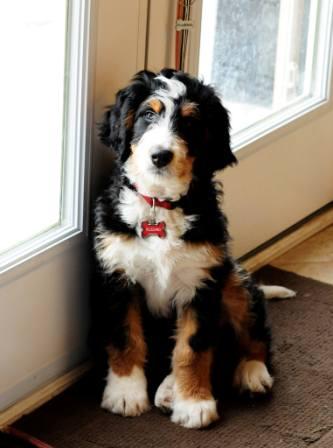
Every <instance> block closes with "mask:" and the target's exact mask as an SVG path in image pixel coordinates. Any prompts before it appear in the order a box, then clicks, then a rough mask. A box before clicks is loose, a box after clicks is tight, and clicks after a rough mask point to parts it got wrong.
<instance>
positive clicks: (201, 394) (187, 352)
mask: <svg viewBox="0 0 333 448" xmlns="http://www.w3.org/2000/svg"><path fill="white" fill-rule="evenodd" d="M196 331H197V323H196V319H195V316H194V313H193V311H192V310H185V311H184V313H183V316H182V317H181V318H180V319H179V321H178V330H177V342H176V346H175V349H174V353H173V373H174V375H175V380H176V384H177V387H178V391H179V393H180V395H181V397H182V399H188V398H190V399H193V400H208V399H211V397H212V392H211V380H210V376H211V364H212V357H213V354H212V350H207V351H205V352H200V353H196V352H194V351H193V350H192V348H191V347H190V345H189V339H190V337H191V336H192V335H193V334H194V333H195V332H196Z"/></svg>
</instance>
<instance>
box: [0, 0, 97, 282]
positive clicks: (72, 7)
mask: <svg viewBox="0 0 333 448" xmlns="http://www.w3.org/2000/svg"><path fill="white" fill-rule="evenodd" d="M67 8H68V22H67V30H68V34H67V36H66V37H67V47H66V63H65V72H66V73H64V76H65V87H64V90H65V102H64V103H65V104H64V108H65V109H64V123H65V124H66V126H65V127H64V131H63V132H64V138H63V142H64V143H63V148H62V153H63V169H62V190H61V195H62V201H61V212H60V214H61V222H60V224H59V225H56V226H54V227H53V228H51V229H50V230H47V231H45V232H42V233H41V234H40V235H37V236H35V237H33V238H31V239H29V240H28V241H26V242H24V243H22V244H20V245H18V246H17V247H14V248H12V249H10V250H8V251H7V252H5V253H3V254H2V255H0V274H4V273H6V276H5V277H4V276H3V275H2V280H3V281H5V282H6V281H7V280H8V279H10V277H12V276H13V275H15V277H16V276H17V275H20V274H21V273H22V272H25V271H26V270H29V269H31V268H33V267H35V266H36V265H38V264H39V263H41V262H42V261H43V257H42V256H43V254H44V255H45V252H46V251H47V256H48V257H49V256H52V255H55V254H56V253H57V252H59V251H61V250H63V248H64V247H63V245H62V244H61V243H65V242H67V244H68V243H69V242H70V243H71V244H72V243H74V244H75V243H78V242H80V241H82V239H84V238H85V237H86V236H87V234H88V221H89V219H88V204H89V183H90V158H91V133H92V132H91V130H92V106H91V103H92V90H93V88H92V84H93V76H91V74H92V68H91V67H92V44H91V18H92V17H93V14H92V8H93V5H92V1H91V0H68V3H67ZM67 95H68V96H67ZM66 96H67V97H66ZM44 258H45V257H44ZM14 268H15V269H14ZM14 271H15V273H14Z"/></svg>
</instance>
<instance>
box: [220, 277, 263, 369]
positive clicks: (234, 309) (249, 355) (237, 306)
mask: <svg viewBox="0 0 333 448" xmlns="http://www.w3.org/2000/svg"><path fill="white" fill-rule="evenodd" d="M222 294H223V303H224V305H225V306H226V307H227V310H228V313H229V318H230V320H231V323H232V325H233V327H234V329H235V330H236V332H237V333H238V336H239V343H240V346H241V349H242V352H243V353H244V356H245V358H246V359H249V360H257V361H263V362H265V361H266V356H267V350H266V345H265V344H264V343H263V342H260V341H254V340H252V339H251V337H250V335H249V330H248V327H249V325H250V324H251V315H250V313H249V300H250V297H249V293H248V292H247V290H246V289H245V288H244V287H243V286H242V280H241V278H240V277H239V275H238V274H237V273H233V274H231V276H230V277H229V280H228V282H227V283H226V285H225V287H224V289H223V293H222Z"/></svg>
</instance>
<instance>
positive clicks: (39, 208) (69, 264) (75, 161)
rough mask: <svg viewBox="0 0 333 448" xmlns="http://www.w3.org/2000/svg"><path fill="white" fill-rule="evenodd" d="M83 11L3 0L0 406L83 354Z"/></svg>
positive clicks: (86, 33) (83, 6)
mask: <svg viewBox="0 0 333 448" xmlns="http://www.w3.org/2000/svg"><path fill="white" fill-rule="evenodd" d="M90 15H91V5H90V1H89V0H67V1H66V0H57V1H54V0H11V1H8V2H1V3H0V53H1V71H0V97H1V103H0V116H1V133H0V134H1V135H0V148H1V150H0V205H1V223H0V229H1V231H0V273H1V275H0V287H1V289H0V366H1V368H0V411H1V410H4V409H6V408H8V407H9V406H10V405H11V404H13V403H15V402H16V401H17V400H18V399H20V398H22V397H24V396H25V395H27V394H29V393H30V392H31V391H33V390H34V389H36V388H38V387H39V386H40V385H43V384H45V383H46V382H48V381H50V380H51V379H53V378H55V377H57V376H58V375H60V374H63V373H64V372H66V371H67V370H68V369H70V368H71V367H73V366H75V365H76V364H77V363H78V362H80V361H82V359H84V357H85V354H86V351H87V350H86V345H87V341H86V339H87V338H86V333H87V326H88V290H89V285H88V279H89V275H88V253H87V219H86V217H87V216H88V208H87V206H88V178H89V158H90V129H91V127H92V120H91V118H90V114H89V101H90V91H91V89H90V78H89V73H90V72H89V52H90Z"/></svg>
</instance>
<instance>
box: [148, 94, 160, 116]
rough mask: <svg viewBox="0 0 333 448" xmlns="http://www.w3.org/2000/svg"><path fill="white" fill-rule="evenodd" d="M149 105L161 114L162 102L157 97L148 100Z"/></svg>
mask: <svg viewBox="0 0 333 448" xmlns="http://www.w3.org/2000/svg"><path fill="white" fill-rule="evenodd" d="M148 104H149V106H150V107H151V108H152V109H153V111H154V112H156V113H157V114H159V113H160V112H161V110H162V103H161V101H160V100H158V99H157V98H153V99H151V100H150V101H149V102H148Z"/></svg>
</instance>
